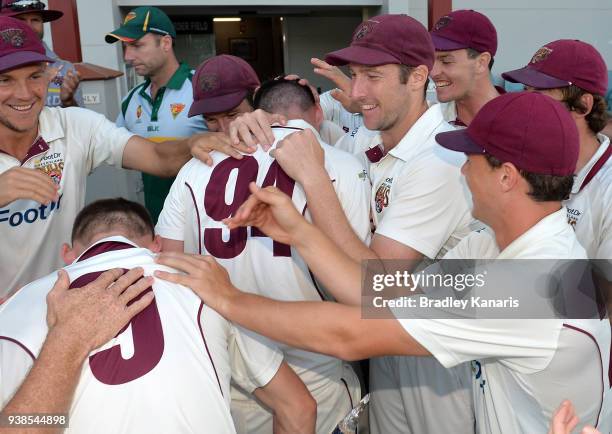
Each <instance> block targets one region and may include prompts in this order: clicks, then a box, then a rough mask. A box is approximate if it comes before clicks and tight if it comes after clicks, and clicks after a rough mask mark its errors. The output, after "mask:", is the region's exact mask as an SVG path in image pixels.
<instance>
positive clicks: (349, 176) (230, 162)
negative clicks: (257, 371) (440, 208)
mask: <svg viewBox="0 0 612 434" xmlns="http://www.w3.org/2000/svg"><path fill="white" fill-rule="evenodd" d="M272 128H273V132H274V135H275V137H276V141H275V145H276V143H277V142H278V141H279V140H281V139H282V138H284V137H285V136H287V135H288V134H291V133H293V132H295V131H300V130H302V129H305V128H309V129H311V130H313V131H314V129H313V128H312V127H311V126H310V125H309V124H307V123H306V122H304V121H300V120H291V121H289V122H288V123H287V125H286V126H284V127H272ZM315 134H316V135H317V138H319V136H318V133H317V132H316V131H315ZM319 139H320V138H319ZM319 141H320V140H319ZM323 148H324V150H325V167H326V169H327V171H328V173H329V177H330V181H331V182H332V183H333V186H334V188H335V190H336V193H337V194H338V199H339V201H340V203H341V204H342V207H343V209H344V211H345V213H346V215H347V218H348V220H349V222H351V224H352V226H353V229H354V230H355V232H356V233H357V234H358V236H359V237H360V238H362V239H366V238H367V237H368V234H369V228H370V225H369V218H368V197H369V183H368V182H367V177H366V174H365V173H364V171H363V167H362V166H361V164H359V162H358V161H357V160H356V159H355V158H353V157H352V156H351V155H349V154H347V153H345V152H342V151H339V150H337V149H335V148H334V147H332V146H329V145H325V144H324V145H323ZM211 157H212V158H213V162H214V163H213V166H212V167H209V166H207V165H205V164H203V163H202V162H200V161H198V160H195V159H192V160H191V161H190V162H188V163H187V164H186V165H185V166H183V168H182V169H181V171H180V172H179V174H178V175H177V178H176V181H175V183H174V185H173V186H172V189H171V190H170V194H169V195H168V198H167V199H166V203H165V205H164V209H163V211H162V213H161V215H160V218H159V221H158V223H157V226H156V228H155V230H156V232H157V233H158V234H159V235H160V236H162V237H164V238H168V239H172V240H181V241H184V243H185V245H184V249H185V251H186V252H191V253H200V254H208V255H212V256H214V257H216V258H217V259H218V260H219V263H221V264H222V265H223V266H224V267H225V268H226V269H227V270H228V272H229V274H230V277H231V279H232V282H233V284H234V285H236V286H237V287H238V288H240V289H242V290H244V291H249V292H254V293H258V294H261V295H265V296H267V297H271V298H274V299H277V300H284V301H296V300H307V301H321V300H322V299H323V298H324V297H325V292H324V289H323V288H321V287H320V286H319V285H318V284H317V282H315V280H314V278H313V276H312V274H311V273H310V271H309V269H308V266H307V265H306V264H305V262H304V261H303V259H302V258H301V257H300V256H299V255H298V254H297V253H296V252H295V251H294V249H292V248H291V247H290V246H288V245H285V244H282V243H278V242H275V241H272V240H271V239H270V238H267V237H266V236H265V235H264V234H263V233H261V232H260V231H258V230H257V229H256V228H254V227H251V228H236V229H233V230H231V231H228V230H227V227H226V226H225V225H224V224H223V223H222V220H223V219H225V218H226V217H229V216H231V215H233V214H234V213H235V212H236V210H237V209H238V207H239V206H240V205H241V204H242V203H243V202H244V201H245V200H246V199H247V198H248V197H249V195H250V192H249V189H248V186H249V182H251V181H254V182H256V183H257V185H260V186H270V185H276V187H277V188H279V189H280V190H282V191H283V192H285V193H286V194H287V195H289V196H290V197H291V198H292V200H293V203H294V204H295V206H296V208H297V209H298V210H299V211H300V212H301V213H302V214H304V215H306V216H307V218H308V217H309V213H308V205H307V203H306V194H305V192H304V190H303V189H302V187H301V186H300V185H299V184H297V183H295V181H294V180H293V179H291V178H289V177H288V176H287V175H286V174H285V172H284V171H282V169H280V166H279V165H278V163H277V162H276V161H275V160H274V158H272V157H271V156H270V155H269V153H268V152H264V151H263V150H262V149H261V148H258V150H257V151H256V152H255V153H254V154H251V155H245V156H244V157H243V158H242V159H241V160H236V159H233V158H230V157H227V156H225V155H222V154H219V153H213V154H211ZM279 347H280V348H281V349H282V350H283V352H284V354H285V358H286V361H287V363H289V364H290V366H291V367H292V368H293V369H294V370H295V371H296V373H297V374H298V375H299V376H300V378H301V379H302V381H304V383H305V384H306V386H307V387H308V388H309V389H310V390H311V391H313V395H315V399H316V394H317V390H325V388H326V387H327V386H328V385H329V384H330V383H332V382H339V379H340V378H341V376H342V372H343V364H342V362H341V361H340V360H338V359H335V358H332V357H328V356H325V355H321V354H315V353H312V352H307V351H303V350H299V349H295V348H291V347H288V346H286V345H281V344H279ZM342 388H344V386H342ZM344 390H346V389H344ZM347 398H348V397H347V396H346V394H345V395H344V398H343V399H344V402H345V403H346V407H349V406H350V404H349V403H348V399H347ZM330 407H331V408H330V409H326V408H324V410H323V411H321V408H320V409H319V413H318V416H317V432H319V431H320V432H331V431H332V430H333V429H334V426H335V424H336V423H337V422H338V421H339V420H340V419H341V418H342V417H343V416H344V415H345V414H346V413H347V412H348V410H349V409H347V408H346V407H344V406H343V407H342V408H338V407H340V406H339V405H337V404H336V405H335V407H336V408H334V406H333V405H331V406H330ZM332 410H333V413H330V412H332ZM337 413H340V415H338V414H337ZM331 416H333V417H331ZM334 418H335V420H333V419H334Z"/></svg>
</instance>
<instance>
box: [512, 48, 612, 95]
mask: <svg viewBox="0 0 612 434" xmlns="http://www.w3.org/2000/svg"><path fill="white" fill-rule="evenodd" d="M502 77H503V78H504V79H506V80H508V81H511V82H513V83H522V84H525V85H527V86H531V87H535V88H537V89H554V88H557V87H566V86H570V85H572V84H573V85H575V86H578V87H579V88H581V89H584V90H586V91H587V92H589V93H592V94H596V95H601V96H603V95H605V94H606V91H607V90H608V67H607V66H606V62H605V61H604V60H603V58H602V57H601V54H599V51H597V50H596V49H595V47H593V46H592V45H590V44H587V43H586V42H582V41H578V40H572V39H560V40H558V41H554V42H551V43H549V44H546V45H544V46H543V47H542V48H540V49H539V50H538V51H536V53H535V54H534V55H533V57H532V58H531V61H530V62H529V64H528V65H527V66H525V67H524V68H521V69H515V70H514V71H508V72H504V73H503V74H502Z"/></svg>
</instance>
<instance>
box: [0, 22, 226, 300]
mask: <svg viewBox="0 0 612 434" xmlns="http://www.w3.org/2000/svg"><path fill="white" fill-rule="evenodd" d="M0 36H1V37H0V238H1V239H2V240H3V241H4V243H5V244H6V245H10V246H11V248H10V249H8V248H6V249H2V252H1V253H0V303H1V302H2V301H3V300H4V299H6V298H7V297H8V296H9V295H10V294H12V293H13V292H15V291H17V290H18V289H19V288H20V287H21V286H23V285H25V284H27V283H29V282H31V281H33V280H35V279H37V278H39V277H42V276H44V275H46V274H48V273H50V272H51V271H52V270H55V269H57V268H59V267H61V266H62V262H61V258H60V257H59V255H58V254H57V252H59V250H60V248H61V246H62V243H64V242H68V241H69V237H70V230H71V226H72V222H73V221H74V218H75V216H76V214H77V212H78V211H79V210H80V209H81V208H82V207H83V204H84V201H85V185H86V182H85V181H86V178H87V175H88V174H89V173H90V172H91V171H92V170H93V169H95V168H96V167H98V166H100V165H101V164H104V163H107V164H112V165H115V166H117V167H125V168H129V169H136V170H140V171H143V172H147V173H151V174H154V175H156V176H166V177H170V176H174V175H175V174H176V173H177V172H178V170H179V169H180V168H181V166H182V165H183V164H184V163H185V162H187V161H188V160H189V158H190V148H192V147H193V146H196V143H198V141H199V137H200V136H193V137H192V138H191V139H190V140H181V141H172V142H164V143H153V142H151V141H149V140H146V139H144V138H142V137H139V136H136V135H134V134H132V133H130V132H129V131H127V130H126V129H125V128H117V127H115V126H114V124H113V123H112V122H110V121H108V120H107V119H106V118H105V117H104V116H102V115H100V114H97V113H94V112H92V111H90V110H86V109H82V108H78V107H70V108H66V109H64V108H59V107H44V105H45V100H46V92H47V87H48V86H47V85H48V77H47V76H46V69H45V68H46V64H47V62H53V60H52V59H50V58H48V57H46V55H45V48H44V47H43V45H42V42H41V41H40V39H39V38H38V36H37V35H36V34H35V33H34V31H33V30H32V29H31V28H30V27H29V26H28V25H27V24H26V23H24V22H22V21H20V20H17V19H15V18H8V17H0ZM213 145H214V144H213ZM205 148H206V149H207V150H208V151H210V148H208V147H207V145H206V146H205Z"/></svg>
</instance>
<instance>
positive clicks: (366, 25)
mask: <svg viewBox="0 0 612 434" xmlns="http://www.w3.org/2000/svg"><path fill="white" fill-rule="evenodd" d="M373 27H374V25H373V23H372V21H370V20H368V21H364V22H363V23H361V25H360V26H359V27H357V30H355V34H354V35H353V41H358V40H359V39H361V38H364V37H365V36H366V35H367V34H368V33H370V32H371V31H372V28H373Z"/></svg>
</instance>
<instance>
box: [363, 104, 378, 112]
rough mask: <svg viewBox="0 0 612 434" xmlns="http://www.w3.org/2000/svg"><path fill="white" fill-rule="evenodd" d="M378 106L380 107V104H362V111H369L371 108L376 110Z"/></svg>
mask: <svg viewBox="0 0 612 434" xmlns="http://www.w3.org/2000/svg"><path fill="white" fill-rule="evenodd" d="M376 107H378V104H362V105H361V110H362V111H369V110H374V109H375V108H376Z"/></svg>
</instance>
